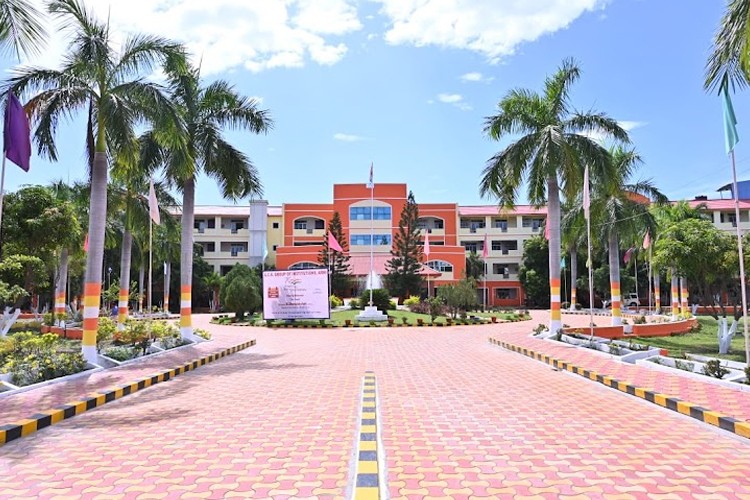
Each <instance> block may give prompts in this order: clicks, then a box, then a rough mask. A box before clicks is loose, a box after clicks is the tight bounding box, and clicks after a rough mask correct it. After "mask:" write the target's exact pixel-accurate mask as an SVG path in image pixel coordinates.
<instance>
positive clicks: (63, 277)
mask: <svg viewBox="0 0 750 500" xmlns="http://www.w3.org/2000/svg"><path fill="white" fill-rule="evenodd" d="M67 283H68V249H67V248H63V250H62V252H61V253H60V269H59V270H58V276H57V282H56V283H55V312H54V314H55V316H54V320H55V324H57V323H58V321H59V322H60V323H62V322H64V321H65V320H63V319H61V318H63V317H64V316H66V311H65V289H66V285H67ZM61 326H62V325H61Z"/></svg>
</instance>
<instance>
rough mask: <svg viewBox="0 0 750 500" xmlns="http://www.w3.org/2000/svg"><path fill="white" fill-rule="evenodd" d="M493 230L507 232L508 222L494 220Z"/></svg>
mask: <svg viewBox="0 0 750 500" xmlns="http://www.w3.org/2000/svg"><path fill="white" fill-rule="evenodd" d="M495 229H500V230H502V232H504V233H505V232H508V221H507V220H505V219H495Z"/></svg>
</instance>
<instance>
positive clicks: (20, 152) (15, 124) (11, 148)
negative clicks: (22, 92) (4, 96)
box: [3, 92, 31, 172]
mask: <svg viewBox="0 0 750 500" xmlns="http://www.w3.org/2000/svg"><path fill="white" fill-rule="evenodd" d="M3 153H4V155H5V157H6V158H8V159H9V160H10V161H12V162H13V163H15V164H16V165H18V166H19V167H21V168H22V169H23V170H25V171H26V172H28V171H29V167H30V166H31V132H30V127H29V118H28V117H27V116H26V112H25V111H24V110H23V106H21V103H20V102H19V100H18V98H17V97H16V96H15V95H14V94H13V92H8V102H7V104H6V106H5V121H4V124H3Z"/></svg>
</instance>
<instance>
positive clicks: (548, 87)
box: [544, 58, 581, 118]
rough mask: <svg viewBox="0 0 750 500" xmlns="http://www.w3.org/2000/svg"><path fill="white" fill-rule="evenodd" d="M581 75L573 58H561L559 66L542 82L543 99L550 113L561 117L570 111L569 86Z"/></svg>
mask: <svg viewBox="0 0 750 500" xmlns="http://www.w3.org/2000/svg"><path fill="white" fill-rule="evenodd" d="M580 76H581V70H580V69H579V67H578V64H577V63H576V62H575V60H574V59H572V58H568V59H565V60H563V62H562V64H561V65H560V68H559V69H558V70H557V71H556V72H555V73H554V74H553V75H552V76H549V77H547V79H546V80H545V82H544V101H545V102H546V103H547V105H548V106H549V110H550V115H551V116H554V117H558V118H560V117H563V116H565V115H567V114H568V113H569V111H570V109H569V103H568V97H569V95H570V87H571V85H573V83H575V82H576V80H578V78H580Z"/></svg>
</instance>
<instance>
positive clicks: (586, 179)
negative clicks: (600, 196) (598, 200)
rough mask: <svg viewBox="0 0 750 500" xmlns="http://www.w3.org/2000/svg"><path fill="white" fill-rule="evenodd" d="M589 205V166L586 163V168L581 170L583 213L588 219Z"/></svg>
mask: <svg viewBox="0 0 750 500" xmlns="http://www.w3.org/2000/svg"><path fill="white" fill-rule="evenodd" d="M590 207H591V197H590V196H589V166H588V165H586V170H584V172H583V215H584V216H585V217H586V219H588V218H589V217H590V216H591V214H590V212H589V208H590Z"/></svg>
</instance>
